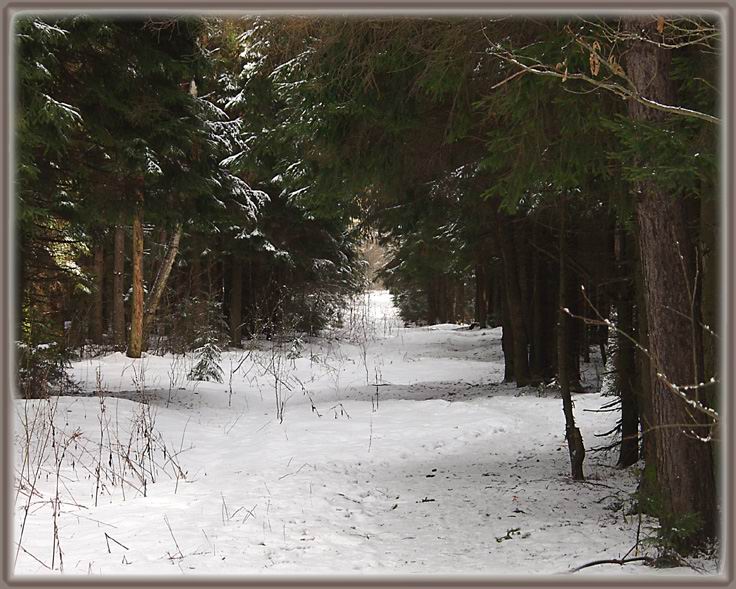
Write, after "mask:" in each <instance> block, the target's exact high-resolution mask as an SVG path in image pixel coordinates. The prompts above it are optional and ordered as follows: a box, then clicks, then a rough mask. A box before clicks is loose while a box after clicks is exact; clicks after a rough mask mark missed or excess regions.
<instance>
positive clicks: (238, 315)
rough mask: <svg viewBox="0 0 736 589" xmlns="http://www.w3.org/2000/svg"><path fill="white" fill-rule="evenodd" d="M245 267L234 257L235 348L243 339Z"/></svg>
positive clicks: (232, 317) (232, 337)
mask: <svg viewBox="0 0 736 589" xmlns="http://www.w3.org/2000/svg"><path fill="white" fill-rule="evenodd" d="M242 311H243V265H242V263H241V261H240V260H239V259H238V258H237V257H236V256H235V255H233V257H232V271H231V276H230V340H231V343H232V345H233V346H236V347H238V348H239V347H240V345H241V340H242V338H243V318H242Z"/></svg>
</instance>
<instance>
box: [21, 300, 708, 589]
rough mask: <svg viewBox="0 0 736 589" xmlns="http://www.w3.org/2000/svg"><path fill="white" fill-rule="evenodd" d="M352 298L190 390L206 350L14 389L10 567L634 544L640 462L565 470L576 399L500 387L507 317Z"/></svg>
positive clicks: (587, 435)
mask: <svg viewBox="0 0 736 589" xmlns="http://www.w3.org/2000/svg"><path fill="white" fill-rule="evenodd" d="M355 303H356V304H355V305H354V306H353V307H352V309H351V310H350V312H347V313H346V314H345V325H344V327H342V328H340V329H334V330H332V331H330V332H329V333H327V334H325V335H324V336H323V337H320V338H302V339H303V344H302V345H301V348H300V347H299V346H298V345H293V342H291V341H285V342H265V341H261V342H257V345H254V346H252V348H251V351H250V353H249V354H250V355H248V356H247V357H246V359H245V360H244V361H243V362H242V366H241V368H240V370H238V372H236V373H234V374H232V382H230V380H231V372H232V371H233V370H234V368H235V367H237V365H238V364H239V363H240V361H241V360H242V359H243V355H244V354H247V353H248V352H246V351H243V350H230V351H228V352H226V353H224V354H223V359H222V363H221V367H222V369H223V372H224V375H225V377H224V383H223V384H219V383H208V382H191V381H187V380H186V376H185V375H186V374H187V373H188V371H189V369H190V368H191V365H192V363H193V362H194V359H193V357H191V356H186V357H182V356H178V357H174V356H171V355H167V356H164V357H159V356H154V355H147V356H145V357H144V358H142V359H140V360H131V359H129V358H127V357H125V356H124V355H122V354H112V355H109V356H106V357H102V358H94V359H91V360H85V361H80V362H77V363H75V364H73V365H72V367H71V369H70V374H71V376H72V377H74V378H75V379H76V380H78V381H80V382H81V383H82V385H83V389H84V391H86V393H83V394H77V395H73V396H72V395H70V396H64V397H57V398H53V399H51V400H48V401H38V400H35V401H31V400H28V401H22V400H18V401H16V409H17V411H16V413H17V415H16V439H15V454H16V460H17V464H16V474H17V473H20V472H22V473H24V474H23V481H24V484H23V485H21V487H20V490H19V491H18V492H17V499H16V507H15V512H14V515H15V539H16V541H17V540H18V538H19V535H20V530H21V528H23V534H22V538H21V544H22V547H23V550H20V551H19V552H18V557H17V562H16V574H18V575H24V576H25V575H37V574H48V573H49V572H50V570H49V567H51V564H52V554H54V555H55V556H54V558H53V561H54V564H53V568H54V571H55V572H58V570H59V568H60V567H59V552H58V547H60V549H61V554H62V560H63V570H64V573H65V574H83V575H87V574H94V575H97V574H102V575H174V574H181V573H189V574H195V575H220V574H229V575H261V574H267V575H273V574H276V575H281V574H287V575H289V574H296V575H300V576H305V575H327V574H356V573H360V574H362V575H365V574H370V575H397V574H399V575H411V574H424V575H443V574H451V575H463V574H467V575H528V574H552V573H560V572H565V571H568V570H569V569H570V568H573V567H575V566H579V565H581V564H584V563H586V562H589V561H592V560H596V559H608V558H620V557H622V556H623V555H625V554H627V553H628V552H629V550H630V549H631V548H632V546H633V545H634V543H635V538H636V531H637V526H638V517H637V516H636V514H634V515H625V512H626V510H627V509H628V508H630V506H631V493H632V492H633V491H634V490H635V488H636V470H635V469H627V470H618V469H615V468H613V466H612V464H613V462H614V461H615V457H614V456H612V455H602V454H591V453H589V454H588V456H587V457H586V463H585V470H586V475H587V477H588V480H587V481H586V482H582V483H580V482H574V481H572V480H571V479H570V476H569V458H568V456H567V448H566V442H565V440H564V420H563V415H562V406H561V401H560V399H559V397H558V396H557V394H556V393H555V392H554V391H553V390H546V391H537V390H536V389H528V388H525V389H517V388H515V387H514V386H513V385H507V384H504V383H501V380H502V378H503V362H502V353H501V343H500V338H501V333H500V329H483V330H479V329H474V330H469V329H468V328H467V327H461V326H458V325H453V324H448V325H435V326H431V327H413V328H405V327H403V324H402V322H401V321H400V320H399V319H398V318H397V316H396V312H395V309H394V308H393V305H392V304H391V299H390V297H389V295H388V293H386V292H384V291H376V292H372V293H369V294H368V295H366V296H365V297H364V298H358V299H357V300H356V301H355ZM295 350H299V356H298V357H294V356H295V353H294V352H295ZM98 378H99V380H100V383H99V384H100V386H99V387H98V382H97V381H98ZM98 388H99V389H102V390H104V394H103V395H102V396H99V395H97V393H96V392H95V391H96V390H97V389H98ZM231 388H232V393H231V392H230V391H231ZM276 391H278V392H279V395H280V396H281V399H282V400H283V402H284V417H283V422H280V420H279V419H278V418H277V412H276V401H275V396H276ZM574 399H575V411H576V418H577V419H578V420H579V425H580V427H581V430H582V433H583V436H584V439H585V441H586V443H587V446H591V445H599V444H601V443H602V442H601V438H595V437H594V435H593V434H594V433H599V432H604V431H607V430H609V429H611V427H612V425H613V423H614V421H615V419H616V414H615V413H595V412H590V411H586V410H589V409H597V408H599V407H600V406H601V405H603V404H604V403H605V402H607V401H610V398H608V397H604V396H602V395H601V394H600V393H587V394H578V395H576V396H575V398H574ZM142 401H145V403H144V402H142ZM52 413H53V421H54V424H55V426H54V429H53V430H51V428H49V426H48V421H49V418H48V415H50V414H52ZM34 416H37V419H35V420H34ZM23 423H28V424H29V428H28V430H29V432H30V433H29V434H28V435H26V432H25V430H24V428H23V426H22V424H23ZM145 432H149V433H150V435H149V436H148V437H147V436H146V435H145ZM29 439H30V443H29V442H28V440H29ZM51 439H54V441H55V442H54V445H53V446H52V445H51ZM44 441H45V442H46V443H45V444H44ZM100 441H102V443H100ZM147 443H148V446H147V445H146V444H147ZM64 448H66V450H65V451H64V452H63V454H64V455H63V457H61V454H62V451H63V450H64ZM26 450H29V451H28V452H26ZM55 455H58V456H59V457H60V458H59V459H58V460H57V459H55ZM24 457H27V459H26V460H25V461H24ZM126 459H127V460H128V461H127V462H126ZM57 465H59V466H58V473H59V477H58V480H59V485H58V487H59V491H58V498H59V502H60V503H59V505H58V507H59V510H58V514H57V517H56V521H57V524H58V528H59V532H58V542H57V544H56V546H57V549H56V552H55V548H54V546H55V544H54V509H53V506H54V499H55V497H57V492H56V488H57V476H56V475H57ZM36 468H38V473H39V476H38V477H36V476H35V474H34V473H35V472H36ZM98 472H99V477H98ZM98 478H99V484H98ZM34 479H37V480H36V481H35V493H34V494H33V496H32V497H31V498H30V499H28V495H29V489H30V485H29V484H28V482H27V481H28V480H34ZM123 479H124V482H123ZM144 480H145V483H144V482H143V481H144ZM16 488H17V484H16ZM144 495H145V496H144ZM95 498H97V500H96V501H95ZM95 503H97V504H96V505H95ZM26 506H28V507H29V509H28V517H27V520H26V521H25V524H24V514H25V507H26ZM651 525H652V522H651V521H650V520H648V519H647V518H643V521H642V530H641V532H642V537H644V536H647V535H650V534H651V533H652V531H651ZM14 546H15V544H14ZM645 549H646V548H645ZM15 552H16V549H15V548H14V549H13V555H15ZM631 555H632V556H633V552H632V553H631ZM704 563H705V564H704V566H705V567H706V570H707V572H709V573H715V572H716V568H715V564H714V563H713V562H710V561H704ZM701 564H703V563H701ZM577 574H590V575H601V574H615V575H619V574H636V575H658V576H660V577H661V576H662V575H671V574H677V575H682V574H696V573H695V572H694V571H693V570H691V569H689V568H684V567H681V568H676V569H666V570H661V569H653V568H648V567H645V566H643V565H641V564H640V563H632V564H627V565H626V566H623V567H621V566H618V565H608V566H596V567H591V568H588V569H585V570H584V571H581V572H580V573H577Z"/></svg>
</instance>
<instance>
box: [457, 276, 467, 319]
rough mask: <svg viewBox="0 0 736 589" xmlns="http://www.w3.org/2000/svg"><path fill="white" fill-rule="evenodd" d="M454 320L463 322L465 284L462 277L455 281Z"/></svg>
mask: <svg viewBox="0 0 736 589" xmlns="http://www.w3.org/2000/svg"><path fill="white" fill-rule="evenodd" d="M455 322H456V323H465V284H464V283H463V280H462V278H459V279H458V280H457V282H456V283H455Z"/></svg>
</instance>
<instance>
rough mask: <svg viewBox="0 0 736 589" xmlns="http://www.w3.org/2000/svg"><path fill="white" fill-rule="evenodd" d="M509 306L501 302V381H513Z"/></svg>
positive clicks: (512, 351) (512, 344)
mask: <svg viewBox="0 0 736 589" xmlns="http://www.w3.org/2000/svg"><path fill="white" fill-rule="evenodd" d="M508 308H509V306H508V305H507V304H506V303H505V301H503V300H501V318H500V319H501V351H503V381H504V382H513V380H514V333H513V329H512V328H511V318H510V315H509V311H508Z"/></svg>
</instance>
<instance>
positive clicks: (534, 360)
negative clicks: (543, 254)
mask: <svg viewBox="0 0 736 589" xmlns="http://www.w3.org/2000/svg"><path fill="white" fill-rule="evenodd" d="M544 270H545V268H544V266H543V265H542V262H541V260H540V259H539V254H538V253H537V252H536V251H535V252H534V254H533V257H532V286H531V290H532V294H531V299H532V309H531V311H532V321H531V335H532V337H531V342H530V343H531V346H530V354H529V355H530V358H531V366H530V371H531V375H532V380H533V382H535V383H539V382H541V381H542V380H544V367H545V357H544V351H545V350H544V304H543V296H544V291H545V288H546V287H547V285H546V284H545V280H544V278H545V276H544Z"/></svg>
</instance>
